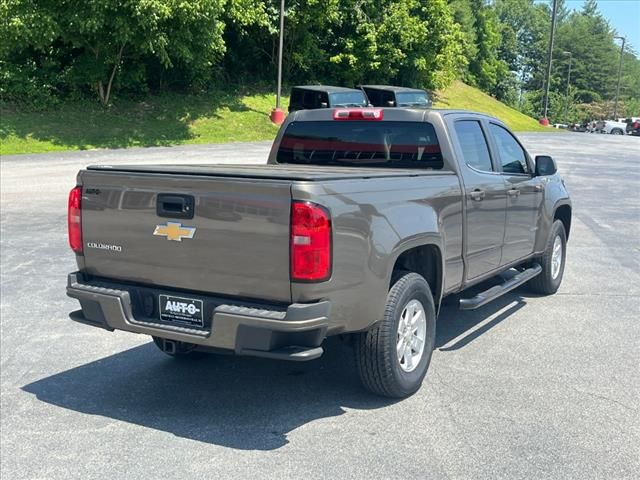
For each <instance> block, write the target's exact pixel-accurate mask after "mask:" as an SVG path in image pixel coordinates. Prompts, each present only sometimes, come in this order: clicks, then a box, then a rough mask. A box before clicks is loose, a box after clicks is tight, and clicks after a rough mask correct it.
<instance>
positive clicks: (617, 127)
mask: <svg viewBox="0 0 640 480" xmlns="http://www.w3.org/2000/svg"><path fill="white" fill-rule="evenodd" d="M596 132H598V133H609V134H611V135H626V133H627V124H626V123H625V122H618V121H616V120H600V121H598V122H597V123H596Z"/></svg>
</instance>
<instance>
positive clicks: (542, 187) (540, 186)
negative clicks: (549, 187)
mask: <svg viewBox="0 0 640 480" xmlns="http://www.w3.org/2000/svg"><path fill="white" fill-rule="evenodd" d="M533 189H534V190H535V191H536V192H541V191H543V190H544V185H542V184H541V183H538V184H537V185H534V186H533Z"/></svg>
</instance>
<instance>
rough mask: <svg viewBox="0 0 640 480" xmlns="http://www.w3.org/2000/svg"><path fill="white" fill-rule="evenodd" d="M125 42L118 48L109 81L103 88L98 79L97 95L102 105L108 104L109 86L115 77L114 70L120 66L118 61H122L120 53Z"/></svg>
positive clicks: (109, 96) (109, 97)
mask: <svg viewBox="0 0 640 480" xmlns="http://www.w3.org/2000/svg"><path fill="white" fill-rule="evenodd" d="M125 45H126V42H125V43H123V44H122V46H121V47H120V50H119V51H118V56H117V57H116V61H115V62H114V64H113V68H112V69H111V75H110V76H109V82H108V83H107V88H106V90H105V87H104V85H103V84H102V80H98V83H97V87H98V95H99V96H100V103H101V104H102V106H103V107H106V106H108V105H109V100H110V99H111V87H112V86H113V79H114V78H115V77H116V72H117V71H118V67H119V66H120V62H121V61H122V53H123V52H124V46H125Z"/></svg>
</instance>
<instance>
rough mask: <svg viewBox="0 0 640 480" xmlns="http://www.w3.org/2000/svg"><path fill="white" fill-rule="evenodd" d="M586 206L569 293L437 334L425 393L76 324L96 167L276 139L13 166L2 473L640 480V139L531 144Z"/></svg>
mask: <svg viewBox="0 0 640 480" xmlns="http://www.w3.org/2000/svg"><path fill="white" fill-rule="evenodd" d="M521 138H523V140H524V141H525V143H526V144H527V146H528V147H529V149H530V151H531V152H532V153H533V154H536V153H549V154H551V155H553V156H554V158H556V160H557V162H558V165H559V169H560V171H561V173H562V174H563V175H564V177H565V179H566V181H567V185H568V188H569V191H570V193H571V195H572V197H573V202H574V220H573V226H572V231H571V238H570V241H569V250H568V259H567V262H568V263H567V269H566V271H565V279H564V283H563V285H562V287H561V289H560V291H559V292H558V294H556V295H555V296H551V297H536V296H533V295H529V294H528V293H527V292H526V291H525V290H523V289H518V290H516V291H514V292H512V293H511V294H509V295H508V296H506V297H503V298H502V299H500V300H499V301H497V302H495V303H493V304H489V305H487V306H485V307H483V308H481V309H479V310H477V311H475V312H462V311H459V310H457V308H456V307H455V306H454V305H453V302H448V304H447V305H446V306H445V308H444V309H443V312H442V314H441V317H440V319H439V323H438V331H437V334H438V338H437V350H436V352H435V353H434V357H433V361H432V365H431V368H430V370H429V373H428V375H427V379H426V381H425V384H424V386H423V387H422V389H421V390H420V391H419V392H418V393H417V394H416V395H414V396H412V397H411V398H408V399H406V400H403V401H389V400H384V399H379V398H375V397H372V396H370V395H368V394H367V393H366V392H365V391H364V390H363V389H362V388H361V387H360V385H359V383H358V380H357V378H356V373H355V368H354V364H353V361H352V358H351V352H350V349H349V347H348V346H347V345H345V344H343V343H342V342H340V341H331V342H329V345H328V348H327V349H326V353H325V355H324V356H323V357H322V358H320V359H319V360H316V361H313V362H310V363H306V364H292V363H281V362H275V361H268V360H264V359H252V358H241V357H237V358H234V357H227V356H210V357H201V358H199V359H194V360H188V361H177V362H176V361H174V360H172V359H170V358H167V357H166V356H165V355H164V354H162V353H161V352H159V351H158V350H157V349H156V348H155V346H154V345H153V344H152V343H150V339H149V338H145V337H142V336H136V335H133V334H128V333H122V332H115V333H108V332H105V331H102V330H98V329H94V328H91V327H86V326H83V325H79V324H76V323H73V322H71V321H69V320H68V319H67V313H68V312H69V311H71V310H75V309H76V308H77V306H76V303H75V301H74V300H71V299H69V298H67V297H66V296H65V293H64V288H65V282H66V274H67V273H68V272H70V271H72V270H73V269H74V268H75V262H74V258H73V254H72V253H71V252H70V250H69V249H68V247H67V239H66V201H67V193H68V190H69V189H70V188H71V187H72V186H73V185H74V178H75V173H76V171H77V170H78V169H79V168H81V167H82V166H84V165H87V164H90V163H116V162H136V163H145V162H149V163H153V162H194V163H195V162H198V163H200V162H211V163H220V162H249V163H256V162H260V161H264V160H265V158H266V155H267V152H268V149H269V144H267V143H256V144H235V145H225V146H191V147H174V148H152V149H131V150H127V151H96V152H75V153H62V154H46V155H33V156H21V157H3V158H2V170H1V182H2V183H1V193H2V196H1V227H2V239H1V252H0V253H1V266H2V272H1V273H2V278H1V287H2V292H1V297H2V298H1V301H2V311H1V321H0V328H1V331H0V333H1V345H0V346H1V364H0V367H1V368H0V376H1V405H0V415H1V425H0V430H1V448H0V455H1V457H2V458H1V471H0V476H1V477H2V478H3V479H22V478H25V479H26V478H28V479H34V478H43V479H44V478H46V479H58V478H60V479H68V478H82V479H93V478H96V479H103V478H127V479H138V478H139V479H147V478H178V477H180V478H252V477H257V478H279V479H280V478H322V477H326V478H340V479H342V478H385V479H386V478H403V479H407V478H473V479H478V478H509V479H519V478H522V479H532V478H563V479H566V478H576V479H586V478H607V479H623V478H625V479H626V478H629V479H637V478H640V411H639V410H640V400H639V399H640V138H631V137H616V136H604V135H589V134H577V133H575V134H571V133H566V134H526V135H521Z"/></svg>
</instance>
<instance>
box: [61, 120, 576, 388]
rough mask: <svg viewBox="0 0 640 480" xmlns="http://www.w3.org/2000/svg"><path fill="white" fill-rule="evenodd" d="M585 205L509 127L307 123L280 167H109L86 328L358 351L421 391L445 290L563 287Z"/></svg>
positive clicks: (262, 352)
mask: <svg viewBox="0 0 640 480" xmlns="http://www.w3.org/2000/svg"><path fill="white" fill-rule="evenodd" d="M570 227H571V202H570V200H569V195H568V193H567V191H566V189H565V186H564V182H563V180H562V179H561V178H560V176H559V175H558V174H557V173H556V165H555V163H554V161H553V159H552V158H551V157H548V156H539V157H536V159H535V161H533V160H532V159H531V157H530V156H529V154H528V153H527V151H526V150H525V149H524V148H523V147H522V145H521V144H520V142H519V141H518V139H517V138H516V137H515V136H514V135H513V134H512V133H511V132H510V131H509V130H508V129H507V128H506V127H505V125H504V124H503V123H502V122H500V121H499V120H497V119H495V118H491V117H488V116H486V115H481V114H478V113H472V112H465V111H451V110H430V109H429V110H424V109H422V110H418V109H416V110H412V109H400V108H388V109H384V108H383V109H378V108H359V109H349V108H342V109H322V110H306V111H304V110H303V111H298V112H294V113H292V114H291V115H289V117H288V118H287V120H286V122H285V123H284V124H283V126H282V128H281V130H280V132H279V133H278V136H277V138H276V140H275V142H274V144H273V147H272V150H271V153H270V155H269V160H268V164H266V165H245V166H223V165H175V166H160V165H158V166H135V165H131V166H124V167H123V166H92V167H88V168H86V169H85V170H82V171H80V173H79V174H78V177H77V187H75V188H74V189H73V190H72V191H71V193H70V196H69V240H70V245H71V248H72V249H73V251H74V252H75V254H76V259H77V264H78V271H77V272H74V273H72V274H70V275H69V279H68V286H67V293H68V295H69V296H71V297H73V298H76V299H78V300H79V301H80V306H81V309H80V310H77V311H75V312H72V313H71V314H70V317H71V319H73V320H75V321H78V322H81V323H85V324H88V325H93V326H97V327H102V328H104V329H107V330H114V329H117V330H125V331H129V332H134V333H142V334H147V335H150V336H152V337H153V339H154V341H155V343H156V344H157V345H158V347H159V348H160V349H162V350H163V351H164V352H165V353H167V354H169V355H173V356H182V355H187V354H189V353H190V352H192V351H194V350H205V351H212V352H216V351H231V352H235V353H236V354H239V355H252V356H257V357H265V358H275V359H285V360H298V361H300V360H312V359H315V358H317V357H319V356H320V355H321V354H322V353H323V349H322V344H323V341H324V340H325V338H326V337H328V336H331V335H345V336H346V337H348V338H350V339H351V340H352V344H353V346H354V352H355V355H356V360H357V365H358V372H359V374H360V377H361V379H362V381H363V384H364V385H365V387H367V388H368V389H369V390H371V391H373V392H375V393H377V394H380V395H386V396H392V397H403V396H407V395H410V394H411V393H413V392H415V391H416V390H417V389H418V388H419V387H420V385H421V383H422V380H423V378H424V376H425V374H426V372H427V369H428V366H429V362H430V360H431V353H432V350H433V348H434V339H435V324H436V317H437V315H438V311H439V308H440V304H441V302H442V299H443V297H445V296H446V295H449V294H452V293H458V292H461V291H463V290H465V289H467V288H468V287H470V286H472V285H474V284H478V283H479V282H482V281H483V280H486V279H488V278H489V277H493V276H496V275H499V274H501V273H504V272H506V271H507V270H510V274H509V275H505V277H508V278H507V279H504V280H503V281H502V283H501V284H499V285H497V286H493V287H491V288H490V289H488V290H486V291H484V292H482V293H480V294H478V295H475V296H473V297H470V298H465V296H464V294H462V298H463V299H462V300H460V307H461V308H463V309H473V308H478V307H480V306H482V305H484V304H485V303H487V302H489V301H491V300H493V299H495V298H497V297H499V296H500V295H502V294H504V293H506V292H508V291H510V290H512V289H513V288H515V287H517V286H519V285H522V284H525V283H527V284H528V286H529V287H530V288H531V289H533V290H534V291H536V292H539V293H542V294H552V293H554V292H555V291H556V290H557V289H558V287H559V285H560V282H561V281H562V276H563V271H564V262H565V253H566V242H567V238H568V236H569V230H570Z"/></svg>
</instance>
